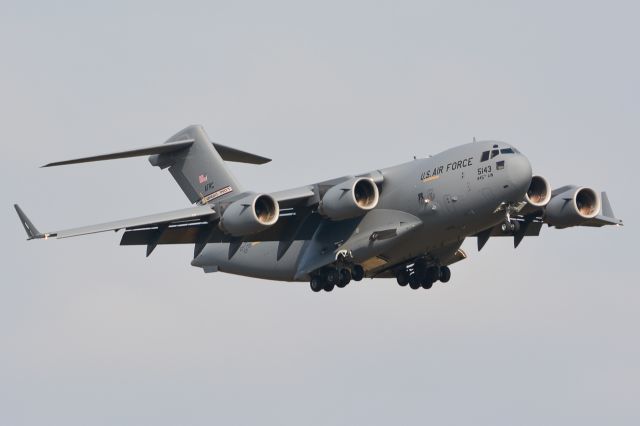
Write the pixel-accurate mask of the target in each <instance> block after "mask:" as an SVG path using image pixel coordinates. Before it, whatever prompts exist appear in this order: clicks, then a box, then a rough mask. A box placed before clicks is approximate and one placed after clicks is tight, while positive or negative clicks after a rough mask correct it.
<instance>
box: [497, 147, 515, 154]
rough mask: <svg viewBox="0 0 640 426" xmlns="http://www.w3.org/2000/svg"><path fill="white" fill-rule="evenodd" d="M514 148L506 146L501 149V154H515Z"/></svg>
mask: <svg viewBox="0 0 640 426" xmlns="http://www.w3.org/2000/svg"><path fill="white" fill-rule="evenodd" d="M513 153H514V152H513V149H511V148H504V149H501V150H500V154H513Z"/></svg>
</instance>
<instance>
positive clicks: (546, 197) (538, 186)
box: [524, 176, 551, 207]
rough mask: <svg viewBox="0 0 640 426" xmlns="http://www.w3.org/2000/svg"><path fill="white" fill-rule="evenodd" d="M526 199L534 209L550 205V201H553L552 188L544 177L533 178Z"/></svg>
mask: <svg viewBox="0 0 640 426" xmlns="http://www.w3.org/2000/svg"><path fill="white" fill-rule="evenodd" d="M524 199H525V201H526V202H527V203H528V204H529V205H531V206H533V207H544V206H546V205H547V204H549V201H551V186H550V185H549V182H548V181H547V180H546V179H545V178H543V177H542V176H533V177H532V178H531V183H530V184H529V189H527V193H526V194H525V196H524Z"/></svg>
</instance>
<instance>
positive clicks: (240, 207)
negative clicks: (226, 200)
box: [220, 194, 280, 237]
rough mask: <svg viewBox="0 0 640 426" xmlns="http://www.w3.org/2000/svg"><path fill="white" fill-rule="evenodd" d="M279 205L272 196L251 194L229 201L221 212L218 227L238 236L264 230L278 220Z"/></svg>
mask: <svg viewBox="0 0 640 426" xmlns="http://www.w3.org/2000/svg"><path fill="white" fill-rule="evenodd" d="M279 216H280V206H279V205H278V202H277V201H276V200H274V199H273V197H272V196H270V195H266V194H251V195H248V196H246V197H244V198H241V199H239V200H237V201H234V202H233V203H231V204H230V205H229V206H228V207H227V208H226V209H225V210H224V212H223V213H222V217H221V218H220V229H222V230H223V231H224V232H226V233H227V234H231V235H233V236H236V237H239V236H243V235H251V234H255V233H257V232H260V231H264V230H265V229H267V228H269V227H270V226H272V225H274V224H275V223H276V222H277V221H278V217H279Z"/></svg>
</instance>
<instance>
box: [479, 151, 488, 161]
mask: <svg viewBox="0 0 640 426" xmlns="http://www.w3.org/2000/svg"><path fill="white" fill-rule="evenodd" d="M488 159H489V151H485V152H483V153H482V157H480V162H483V161H487V160H488Z"/></svg>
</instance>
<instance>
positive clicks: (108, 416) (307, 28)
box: [0, 0, 640, 426]
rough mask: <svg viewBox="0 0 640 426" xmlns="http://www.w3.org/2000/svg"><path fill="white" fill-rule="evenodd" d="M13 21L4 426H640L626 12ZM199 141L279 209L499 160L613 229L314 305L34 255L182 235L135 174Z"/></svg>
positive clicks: (2, 347)
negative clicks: (350, 183) (362, 179)
mask: <svg viewBox="0 0 640 426" xmlns="http://www.w3.org/2000/svg"><path fill="white" fill-rule="evenodd" d="M92 3H95V4H89V3H88V2H83V1H77V2H72V1H60V2H52V1H32V2H18V1H15V2H14V1H11V0H9V1H8V2H7V1H6V0H5V1H3V2H2V13H1V14H0V58H1V61H2V62H1V63H2V66H1V67H0V123H1V126H0V129H1V131H2V142H1V143H2V147H3V155H2V159H3V165H2V169H1V171H0V173H1V174H2V175H1V179H0V188H1V190H2V198H3V200H4V203H5V204H4V208H3V209H0V219H1V222H0V223H2V235H3V237H4V242H3V243H2V245H1V251H0V258H1V259H2V269H3V270H4V274H3V278H2V280H1V283H0V423H2V424H3V425H42V424H47V425H66V426H68V425H87V424H91V425H114V424H117V425H133V424H157V425H210V424H278V425H281V424H295V425H299V424H314V425H315V424H318V425H324V424H331V425H332V424H350V425H351V424H410V423H420V424H425V423H433V424H451V425H458V424H479V425H482V424H485V425H513V424H518V425H540V424H545V425H553V424H557V425H565V424H568V423H573V424H592V425H601V424H620V425H622V424H630V425H631V424H634V425H635V424H638V422H640V415H639V414H638V395H639V394H640V366H639V362H638V360H639V356H640V342H639V333H638V324H639V323H640V313H639V310H638V300H639V297H640V289H639V287H638V278H637V275H638V274H637V269H636V267H635V266H636V264H637V262H638V259H637V241H638V238H640V235H639V233H638V230H637V227H636V224H635V221H634V219H635V216H636V212H637V211H638V208H639V207H640V206H639V203H638V195H637V192H638V190H637V187H636V181H637V179H636V178H635V174H636V173H637V170H638V167H637V163H638V156H639V154H640V149H639V148H638V135H640V124H639V123H640V120H639V119H640V107H639V104H638V99H639V95H640V83H639V77H638V76H639V75H640V55H638V41H639V40H640V27H639V26H638V16H639V13H640V6H638V3H637V2H634V1H629V2H620V1H608V2H586V1H537V2H506V1H490V2H479V1H467V2H459V1H438V2H433V1H430V2H426V1H415V2H413V1H404V2H400V1H393V2H391V1H389V2H382V1H380V2H373V1H323V2H301V1H270V2H248V1H247V2H245V1H234V2H229V1H225V2H222V1H203V2H188V1H181V2H175V4H172V3H167V2H159V1H143V2H131V1H126V2H121V1H111V2H92ZM192 123H200V124H203V125H204V126H205V128H206V129H207V132H208V133H209V135H210V136H211V137H212V138H214V139H215V140H216V141H219V142H221V143H223V144H226V145H231V146H236V147H238V148H242V149H246V150H248V151H251V152H256V153H258V154H262V155H265V156H269V157H271V158H273V159H274V161H273V162H272V163H270V164H268V165H264V166H250V165H233V166H232V168H233V171H234V172H235V173H236V175H237V177H238V178H239V179H240V180H241V181H242V182H243V184H245V185H246V187H249V188H252V189H255V190H260V191H273V190H278V189H284V188H286V187H291V186H296V185H300V184H304V183H310V182H313V181H316V180H320V179H327V178H330V177H334V176H339V175H343V174H348V173H359V172H364V171H367V170H371V169H376V168H380V167H384V166H388V165H393V164H397V163H400V162H403V161H407V160H409V159H410V158H412V157H413V155H417V156H426V155H429V154H434V153H437V152H439V151H441V150H444V149H446V148H448V147H451V146H453V145H456V144H461V143H466V142H469V141H471V139H472V138H473V137H474V136H475V137H477V138H492V139H500V140H504V141H507V142H509V143H512V144H514V145H515V146H517V147H518V148H519V149H520V150H521V151H523V152H524V153H525V154H526V155H528V157H529V159H530V160H531V162H532V164H533V167H534V172H536V173H539V174H542V175H544V176H546V177H547V178H548V179H549V180H550V181H551V183H552V184H553V186H554V187H558V186H561V185H564V184H570V183H576V184H581V185H590V186H593V187H594V188H596V189H598V190H600V189H606V190H607V191H608V193H609V196H610V199H611V201H612V203H613V207H614V210H615V212H616V214H617V215H618V216H620V217H621V218H623V219H625V222H626V225H627V226H625V227H624V228H608V229H570V230H563V231H557V230H551V229H544V230H543V233H542V237H541V238H538V239H527V240H526V241H525V242H524V243H523V244H522V245H521V247H520V248H519V249H518V250H517V251H514V250H513V248H512V243H511V241H509V240H507V239H504V240H497V239H496V240H491V241H490V242H489V243H488V244H487V246H486V248H485V249H484V250H483V252H482V253H481V254H479V253H477V251H476V249H475V244H476V242H475V239H469V240H468V241H467V242H466V243H465V245H464V248H465V249H466V250H467V253H468V255H469V259H468V260H466V261H464V262H461V263H459V264H457V265H455V267H454V268H452V269H453V278H452V281H451V282H450V283H449V284H447V285H436V286H434V288H433V289H432V290H430V291H411V290H410V289H408V288H400V287H398V286H397V285H396V284H395V282H394V281H392V280H376V281H370V280H367V281H364V282H362V283H359V284H354V285H351V286H349V287H348V288H346V289H343V290H339V291H335V292H333V293H330V294H326V293H321V294H314V293H312V292H311V291H310V290H309V288H308V285H307V284H300V283H298V284H287V283H275V282H268V281H260V280H255V279H247V278H242V277H235V276H229V275H223V274H209V275H205V274H203V273H202V271H201V270H200V269H196V268H193V267H191V266H190V265H189V261H190V259H191V257H190V256H191V253H192V248H191V247H159V248H158V249H157V250H156V251H155V252H154V253H153V255H152V256H151V257H150V258H149V259H146V258H145V257H144V248H140V247H133V248H123V247H119V246H118V242H119V236H118V235H114V234H112V233H107V234H100V235H95V236H89V237H80V238H75V239H69V240H60V241H57V240H54V241H47V242H43V241H38V242H30V243H27V242H25V241H24V238H25V235H24V232H23V229H22V227H21V226H20V224H19V222H18V220H17V218H16V216H15V213H14V211H13V207H12V204H13V203H14V202H18V203H20V204H21V205H22V207H23V208H24V209H25V210H26V211H27V212H28V214H29V215H30V216H31V218H32V219H33V221H34V222H35V223H36V225H37V226H39V227H40V228H41V229H44V230H49V229H52V230H53V229H60V228H64V227H70V226H76V225H84V224H90V223H97V222H101V221H106V220H112V219H118V218H125V217H131V216H137V215H143V214H149V213H153V212H159V211H167V210H172V209H177V208H181V207H184V206H186V205H187V204H188V201H187V199H186V198H185V197H184V195H183V194H182V192H181V191H180V189H179V188H178V186H177V185H176V184H175V182H174V181H173V180H172V179H171V177H170V176H169V175H168V174H167V173H166V171H164V172H163V171H160V170H158V169H155V168H152V167H150V166H149V164H148V163H147V161H146V160H145V159H142V158H138V159H128V160H121V161H118V162H105V163H97V164H89V165H78V166H69V167H65V168H55V169H39V168H38V166H40V165H42V164H44V163H46V162H49V161H53V160H61V159H67V158H73V157H77V156H81V155H90V154H97V153H104V152H109V151H115V150H122V149H128V148H135V147H141V146H146V145H152V144H157V143H161V142H163V141H164V140H166V139H167V138H168V137H169V136H171V135H172V134H173V133H175V132H176V131H178V130H180V129H181V128H183V127H185V126H186V125H189V124H192Z"/></svg>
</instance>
